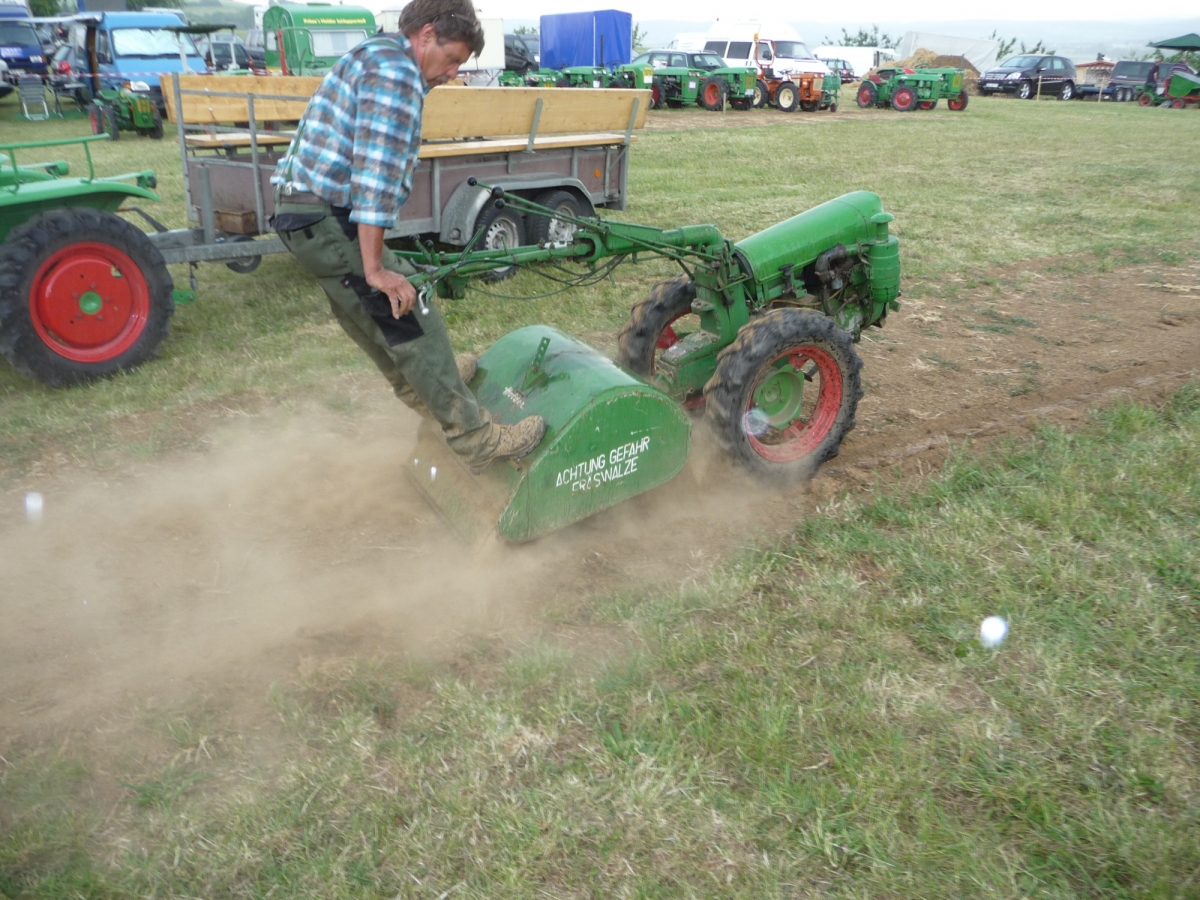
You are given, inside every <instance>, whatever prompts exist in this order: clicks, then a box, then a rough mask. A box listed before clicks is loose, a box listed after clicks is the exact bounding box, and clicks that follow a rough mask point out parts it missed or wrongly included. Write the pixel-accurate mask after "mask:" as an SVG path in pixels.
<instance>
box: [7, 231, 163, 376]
mask: <svg viewBox="0 0 1200 900" xmlns="http://www.w3.org/2000/svg"><path fill="white" fill-rule="evenodd" d="M174 287H175V284H174V282H173V281H172V280H171V274H170V272H168V271H167V266H166V263H164V262H163V258H162V254H161V253H159V252H158V250H157V249H156V248H155V247H154V245H153V244H151V243H150V240H149V239H148V238H147V237H146V235H144V234H142V232H141V231H139V230H138V229H137V228H134V227H133V226H132V225H131V224H129V223H128V222H126V221H125V220H124V219H122V218H121V217H120V216H118V215H115V214H114V213H110V212H105V211H103V210H97V209H88V208H85V207H70V208H66V209H55V210H50V211H49V212H44V213H41V214H40V215H37V216H34V217H33V218H32V219H30V220H29V221H28V222H26V223H25V224H24V225H21V226H18V227H17V228H14V229H13V230H12V231H11V232H10V233H9V236H8V240H7V241H6V242H5V243H4V244H3V245H0V353H3V354H4V356H5V358H6V359H8V361H9V362H10V363H12V365H13V368H15V369H16V370H17V371H18V372H21V373H23V374H25V375H28V376H30V377H31V378H35V379H37V380H38V381H41V382H42V383H44V384H49V385H55V386H57V385H67V384H83V383H85V382H88V381H91V380H93V379H95V378H98V377H101V376H103V375H111V374H112V373H114V372H116V371H118V370H120V369H132V368H134V367H136V366H139V365H141V364H142V363H144V362H146V361H147V360H148V359H150V358H151V357H153V356H154V353H155V351H156V350H157V348H158V345H159V343H161V342H162V340H163V339H164V338H165V337H166V336H167V329H168V328H169V326H170V322H171V316H172V314H173V313H174V312H175V303H174V299H173V297H172V291H173V290H174Z"/></svg>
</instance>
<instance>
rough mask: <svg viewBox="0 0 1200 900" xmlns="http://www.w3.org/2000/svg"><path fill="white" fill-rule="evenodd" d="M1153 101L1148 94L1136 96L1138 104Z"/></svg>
mask: <svg viewBox="0 0 1200 900" xmlns="http://www.w3.org/2000/svg"><path fill="white" fill-rule="evenodd" d="M1153 102H1154V101H1153V100H1151V99H1150V95H1149V94H1142V96H1140V97H1138V106H1149V105H1150V104H1151V103H1153Z"/></svg>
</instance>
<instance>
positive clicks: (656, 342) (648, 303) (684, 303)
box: [617, 275, 696, 378]
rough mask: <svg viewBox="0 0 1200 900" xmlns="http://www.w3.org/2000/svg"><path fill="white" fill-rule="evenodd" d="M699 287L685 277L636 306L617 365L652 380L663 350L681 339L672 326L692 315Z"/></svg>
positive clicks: (619, 340) (621, 341)
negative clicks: (660, 351) (657, 358)
mask: <svg viewBox="0 0 1200 900" xmlns="http://www.w3.org/2000/svg"><path fill="white" fill-rule="evenodd" d="M695 299H696V283H695V282H694V281H692V280H691V279H689V278H688V277H687V276H685V275H680V276H679V277H677V278H672V279H671V280H670V281H664V282H662V283H661V284H657V285H655V286H654V290H652V291H651V292H650V293H649V294H647V295H646V296H645V297H643V298H642V299H641V300H639V301H638V302H637V303H635V304H634V305H633V309H631V310H630V311H629V318H628V319H627V320H626V321H625V324H624V325H622V326H621V331H620V333H619V334H618V335H617V364H618V365H621V366H624V367H625V368H626V369H628V370H629V371H630V372H633V373H634V374H635V375H640V376H642V377H643V378H649V377H650V376H652V375H653V374H654V360H655V357H656V356H657V355H658V351H659V350H666V349H668V348H669V347H671V346H673V345H674V344H675V343H676V342H677V341H678V340H679V336H678V335H677V334H676V333H675V329H673V328H672V327H671V326H672V325H673V324H674V323H675V322H677V321H678V320H679V319H681V318H683V317H684V316H686V315H688V314H690V313H691V311H692V301H693V300H695Z"/></svg>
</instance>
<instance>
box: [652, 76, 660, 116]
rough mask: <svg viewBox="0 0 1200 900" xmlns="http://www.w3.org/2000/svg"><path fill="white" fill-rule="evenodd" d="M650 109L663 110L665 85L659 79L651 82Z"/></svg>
mask: <svg viewBox="0 0 1200 900" xmlns="http://www.w3.org/2000/svg"><path fill="white" fill-rule="evenodd" d="M650 108H651V109H662V108H663V84H662V81H661V80H660V79H658V78H655V79H654V80H653V81H651V82H650Z"/></svg>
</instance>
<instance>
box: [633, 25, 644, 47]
mask: <svg viewBox="0 0 1200 900" xmlns="http://www.w3.org/2000/svg"><path fill="white" fill-rule="evenodd" d="M632 43H633V52H634V53H641V52H643V51H644V50H646V49H647V48H646V29H645V28H643V27H642V26H641V25H634V26H633V40H632Z"/></svg>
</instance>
